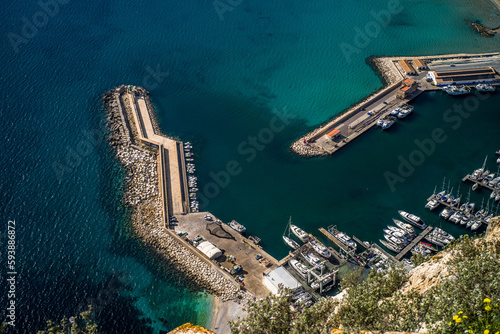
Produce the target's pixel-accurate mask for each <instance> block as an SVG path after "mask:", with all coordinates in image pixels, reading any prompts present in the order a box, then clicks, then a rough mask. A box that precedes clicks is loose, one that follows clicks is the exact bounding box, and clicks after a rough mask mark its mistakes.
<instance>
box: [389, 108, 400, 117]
mask: <svg viewBox="0 0 500 334" xmlns="http://www.w3.org/2000/svg"><path fill="white" fill-rule="evenodd" d="M400 111H401V108H399V107H396V108H394V109H392V110H391V115H392V116H397V115H398V114H399V112H400Z"/></svg>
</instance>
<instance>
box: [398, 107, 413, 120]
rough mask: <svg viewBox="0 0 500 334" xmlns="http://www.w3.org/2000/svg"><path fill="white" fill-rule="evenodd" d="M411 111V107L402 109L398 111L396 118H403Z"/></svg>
mask: <svg viewBox="0 0 500 334" xmlns="http://www.w3.org/2000/svg"><path fill="white" fill-rule="evenodd" d="M412 111H413V109H402V110H401V111H400V112H399V113H398V118H405V117H406V116H408V115H409V114H411V112H412Z"/></svg>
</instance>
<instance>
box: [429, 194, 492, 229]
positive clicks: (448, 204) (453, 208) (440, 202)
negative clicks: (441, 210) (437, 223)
mask: <svg viewBox="0 0 500 334" xmlns="http://www.w3.org/2000/svg"><path fill="white" fill-rule="evenodd" d="M432 199H435V200H436V201H438V202H439V204H441V205H444V206H446V207H447V208H450V209H452V210H455V211H458V209H457V208H456V207H454V206H452V205H451V204H450V203H448V202H444V201H442V200H440V199H437V198H436V196H434V195H432V196H431V197H429V198H428V199H427V202H429V201H430V200H432ZM474 220H479V221H481V223H483V224H484V225H485V226H488V222H487V221H486V220H484V219H482V218H477V217H475V218H474Z"/></svg>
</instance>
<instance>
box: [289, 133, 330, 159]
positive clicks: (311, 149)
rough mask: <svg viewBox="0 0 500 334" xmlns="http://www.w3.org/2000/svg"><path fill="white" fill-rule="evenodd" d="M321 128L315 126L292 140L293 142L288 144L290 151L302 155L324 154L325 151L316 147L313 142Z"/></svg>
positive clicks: (315, 155) (314, 155)
mask: <svg viewBox="0 0 500 334" xmlns="http://www.w3.org/2000/svg"><path fill="white" fill-rule="evenodd" d="M322 130H323V128H322V127H320V128H317V129H315V130H314V131H312V132H309V133H308V134H306V135H305V136H303V137H301V138H299V139H298V140H296V141H295V142H293V144H292V145H291V146H290V149H291V151H292V152H293V153H295V154H298V155H300V156H303V157H317V156H321V155H326V154H327V153H326V152H325V151H324V150H322V149H321V148H319V147H317V146H316V145H315V143H314V142H313V141H314V138H315V137H316V135H317V134H318V133H319V132H321V131H322ZM311 139H313V141H311Z"/></svg>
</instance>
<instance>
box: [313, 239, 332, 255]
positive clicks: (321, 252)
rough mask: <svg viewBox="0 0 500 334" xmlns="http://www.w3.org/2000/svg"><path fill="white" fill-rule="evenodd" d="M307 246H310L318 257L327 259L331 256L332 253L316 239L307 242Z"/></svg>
mask: <svg viewBox="0 0 500 334" xmlns="http://www.w3.org/2000/svg"><path fill="white" fill-rule="evenodd" d="M309 244H310V245H311V246H312V248H313V249H314V250H315V251H316V253H318V254H319V255H321V256H323V257H326V258H329V257H330V256H332V253H330V251H329V250H328V248H326V247H325V245H323V244H322V243H321V242H319V241H318V240H316V239H311V240H310V241H309Z"/></svg>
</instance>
